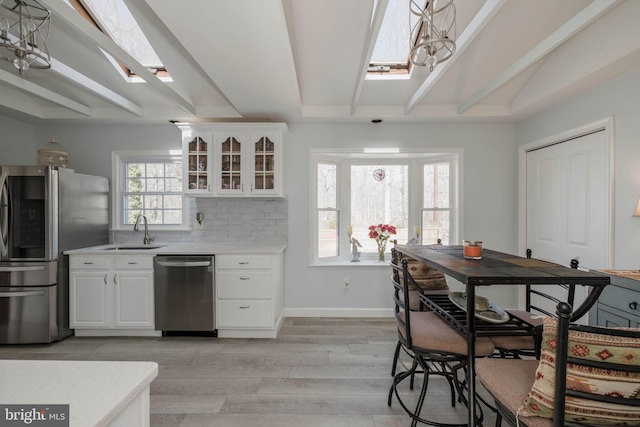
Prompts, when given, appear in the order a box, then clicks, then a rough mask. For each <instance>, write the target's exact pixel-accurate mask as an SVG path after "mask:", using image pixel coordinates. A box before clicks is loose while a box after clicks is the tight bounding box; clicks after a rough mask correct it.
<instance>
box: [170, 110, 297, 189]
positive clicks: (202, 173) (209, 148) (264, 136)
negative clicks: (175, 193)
mask: <svg viewBox="0 0 640 427" xmlns="http://www.w3.org/2000/svg"><path fill="white" fill-rule="evenodd" d="M181 129H182V144H183V153H184V159H185V160H184V164H185V166H186V168H185V169H186V170H185V179H184V183H185V184H184V185H185V188H184V192H185V194H187V195H193V196H218V197H281V196H284V194H285V190H284V177H283V174H284V165H283V153H284V147H283V145H284V137H285V136H286V133H287V132H288V128H287V125H286V124H284V123H242V124H237V123H216V124H198V125H181Z"/></svg>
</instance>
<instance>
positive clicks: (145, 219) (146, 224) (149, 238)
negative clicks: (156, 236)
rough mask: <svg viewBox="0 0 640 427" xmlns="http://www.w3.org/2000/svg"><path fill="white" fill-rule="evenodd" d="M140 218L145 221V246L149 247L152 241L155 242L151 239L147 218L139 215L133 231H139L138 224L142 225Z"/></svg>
mask: <svg viewBox="0 0 640 427" xmlns="http://www.w3.org/2000/svg"><path fill="white" fill-rule="evenodd" d="M140 218H142V219H143V220H144V240H143V242H144V244H145V245H148V244H149V243H150V242H151V241H153V237H149V226H148V223H147V217H146V216H144V215H142V214H140V215H138V217H137V218H136V223H135V225H134V226H133V231H138V224H140Z"/></svg>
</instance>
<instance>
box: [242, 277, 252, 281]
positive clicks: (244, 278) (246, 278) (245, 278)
mask: <svg viewBox="0 0 640 427" xmlns="http://www.w3.org/2000/svg"><path fill="white" fill-rule="evenodd" d="M249 279H250V277H241V278H240V280H249Z"/></svg>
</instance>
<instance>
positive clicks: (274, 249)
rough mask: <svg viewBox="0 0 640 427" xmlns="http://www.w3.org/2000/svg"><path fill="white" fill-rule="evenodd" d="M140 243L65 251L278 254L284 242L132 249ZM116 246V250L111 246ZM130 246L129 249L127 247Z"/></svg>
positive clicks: (97, 253) (188, 244)
mask: <svg viewBox="0 0 640 427" xmlns="http://www.w3.org/2000/svg"><path fill="white" fill-rule="evenodd" d="M143 246H144V245H142V244H137V245H136V244H132V243H126V244H110V245H101V246H91V247H88V248H81V249H72V250H68V251H65V252H64V253H65V254H66V255H131V254H137V255H143V254H147V255H234V254H239V255H247V254H256V255H257V254H261V255H262V254H266V255H271V254H279V253H281V252H282V251H284V250H285V248H286V247H287V245H286V244H259V243H255V244H252V243H246V244H244V243H162V242H158V243H156V242H152V243H151V244H150V245H148V246H149V247H151V249H134V248H140V247H143ZM115 247H117V248H118V249H117V250H114V249H113V248H115ZM128 248H130V249H128Z"/></svg>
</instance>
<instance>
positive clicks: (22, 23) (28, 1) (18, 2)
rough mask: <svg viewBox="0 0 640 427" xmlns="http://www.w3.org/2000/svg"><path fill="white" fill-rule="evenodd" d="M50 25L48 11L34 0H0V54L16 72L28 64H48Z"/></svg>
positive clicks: (44, 67)
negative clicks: (10, 63)
mask: <svg viewBox="0 0 640 427" xmlns="http://www.w3.org/2000/svg"><path fill="white" fill-rule="evenodd" d="M50 29H51V12H49V11H48V10H47V9H46V8H45V7H44V6H43V5H42V4H40V3H39V2H38V0H0V58H2V59H4V60H5V61H9V62H12V63H13V65H15V67H16V68H17V69H18V72H19V73H20V75H23V74H24V72H25V71H27V70H28V69H29V68H36V69H47V68H51V56H50V55H49V49H48V47H47V39H48V38H49V30H50Z"/></svg>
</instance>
